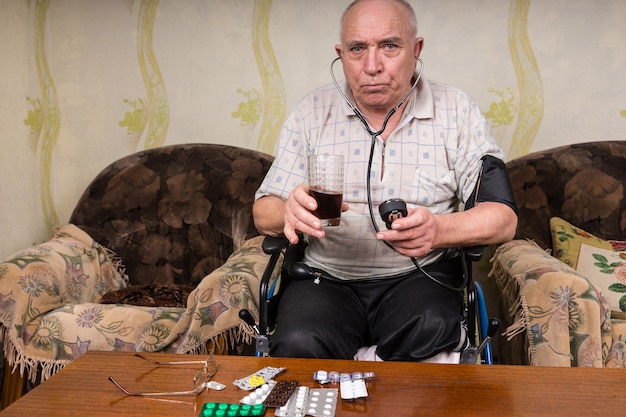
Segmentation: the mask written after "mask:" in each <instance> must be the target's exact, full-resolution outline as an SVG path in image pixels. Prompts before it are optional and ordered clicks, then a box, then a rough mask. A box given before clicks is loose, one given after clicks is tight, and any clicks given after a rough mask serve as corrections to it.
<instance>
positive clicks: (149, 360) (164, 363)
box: [135, 353, 208, 365]
mask: <svg viewBox="0 0 626 417" xmlns="http://www.w3.org/2000/svg"><path fill="white" fill-rule="evenodd" d="M135 356H137V357H138V358H141V359H143V360H145V361H148V362H150V363H152V364H155V365H206V364H207V362H208V360H204V361H172V362H167V361H155V360H154V359H150V358H148V357H146V356H144V355H142V354H141V353H135Z"/></svg>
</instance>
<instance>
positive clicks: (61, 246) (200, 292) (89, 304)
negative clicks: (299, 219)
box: [0, 224, 268, 381]
mask: <svg viewBox="0 0 626 417" xmlns="http://www.w3.org/2000/svg"><path fill="white" fill-rule="evenodd" d="M261 239H262V237H260V236H259V237H256V238H253V239H250V240H249V241H247V242H245V243H244V244H243V245H242V247H241V248H240V249H239V250H238V251H237V252H235V253H234V254H233V255H232V256H231V258H230V259H229V261H228V262H226V264H225V265H223V266H222V267H220V268H218V269H217V270H215V271H214V272H212V273H211V274H209V275H207V276H206V277H205V278H204V279H203V280H202V282H201V283H200V284H199V285H198V287H196V288H195V289H194V290H193V291H192V292H191V294H190V295H189V297H188V299H187V306H186V308H180V307H178V308H177V307H139V306H132V305H124V304H100V303H99V301H100V300H101V299H102V296H103V295H105V294H107V293H110V292H111V291H116V290H120V289H123V288H125V287H126V286H127V285H128V280H127V277H126V276H125V275H124V271H123V267H122V265H121V263H120V261H119V260H116V258H115V257H114V256H113V254H111V253H109V252H108V251H107V250H106V249H105V248H103V247H102V246H100V245H99V244H98V243H96V242H95V241H94V240H93V239H92V238H91V237H90V236H89V235H87V234H86V233H85V232H84V231H82V230H80V229H79V228H77V227H76V226H74V225H72V224H68V225H65V226H61V227H59V228H58V229H57V230H55V233H54V235H53V236H52V238H51V239H50V240H49V241H47V242H45V243H42V244H40V245H37V246H34V247H31V248H28V249H26V250H23V251H20V252H18V253H16V254H14V255H13V256H11V257H10V259H6V260H4V261H3V262H2V263H0V340H3V342H4V354H5V357H6V358H7V360H8V362H9V364H10V365H11V366H13V368H19V369H20V372H21V374H22V375H23V376H24V375H25V374H26V375H28V377H29V379H31V380H32V381H35V380H36V378H37V375H38V373H39V372H41V373H40V375H41V380H42V381H43V380H45V379H47V378H49V377H50V376H51V375H52V374H54V373H55V372H57V371H58V370H59V369H61V368H62V367H63V366H65V365H66V364H68V363H69V362H71V361H72V360H74V359H76V358H78V357H79V356H81V355H82V354H84V353H85V352H87V351H88V350H117V351H150V352H153V351H167V352H174V353H190V352H202V351H204V350H205V349H206V342H207V341H208V340H214V339H215V338H217V337H218V336H220V335H226V336H228V339H229V340H231V341H242V340H243V341H246V342H249V341H250V340H251V338H252V337H253V335H252V333H251V331H250V329H249V328H248V327H247V326H246V325H245V324H243V323H242V321H241V319H240V318H239V315H238V313H239V310H240V309H241V308H244V307H245V308H248V309H249V310H250V312H251V313H252V314H253V316H258V309H257V307H256V306H257V304H258V292H259V283H260V279H261V276H262V275H263V271H264V268H265V266H266V264H267V258H268V256H267V255H265V254H264V253H263V251H262V249H261Z"/></svg>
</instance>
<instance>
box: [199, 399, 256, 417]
mask: <svg viewBox="0 0 626 417" xmlns="http://www.w3.org/2000/svg"><path fill="white" fill-rule="evenodd" d="M262 415H265V406H263V404H258V405H254V406H252V405H245V404H244V405H241V404H227V403H216V402H208V403H205V404H204V405H203V406H202V409H201V410H200V414H199V415H198V417H252V416H262Z"/></svg>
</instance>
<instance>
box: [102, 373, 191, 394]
mask: <svg viewBox="0 0 626 417" xmlns="http://www.w3.org/2000/svg"><path fill="white" fill-rule="evenodd" d="M109 381H111V382H112V383H113V385H115V386H116V387H118V388H119V389H120V391H122V392H123V393H124V394H126V395H128V396H131V397H163V396H167V395H172V396H173V395H198V392H196V391H171V392H132V391H128V390H127V389H126V388H124V387H123V386H121V385H120V383H119V382H117V381H116V380H115V378H113V377H112V376H110V377H109Z"/></svg>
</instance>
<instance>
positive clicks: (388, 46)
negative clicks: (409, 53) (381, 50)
mask: <svg viewBox="0 0 626 417" xmlns="http://www.w3.org/2000/svg"><path fill="white" fill-rule="evenodd" d="M397 47H398V45H396V44H394V43H388V44H386V45H385V48H386V49H395V48H397Z"/></svg>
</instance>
